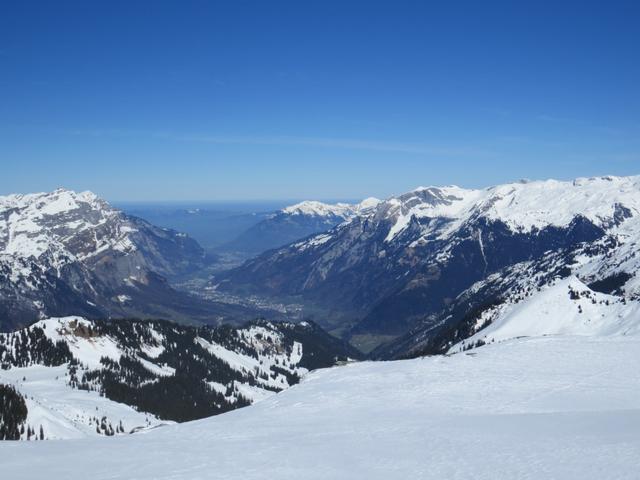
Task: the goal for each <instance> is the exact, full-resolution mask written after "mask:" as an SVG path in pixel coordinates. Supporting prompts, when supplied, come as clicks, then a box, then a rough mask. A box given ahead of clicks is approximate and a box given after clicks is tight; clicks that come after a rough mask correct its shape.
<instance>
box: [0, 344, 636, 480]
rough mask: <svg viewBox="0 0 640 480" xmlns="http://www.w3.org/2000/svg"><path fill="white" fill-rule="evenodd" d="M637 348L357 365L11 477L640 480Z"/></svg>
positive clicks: (504, 350) (58, 447) (558, 347)
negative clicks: (639, 478) (241, 405)
mask: <svg viewBox="0 0 640 480" xmlns="http://www.w3.org/2000/svg"><path fill="white" fill-rule="evenodd" d="M639 362H640V341H639V340H638V338H637V337H610V338H603V337H593V338H587V337H553V338H551V337H546V338H535V339H521V340H512V341H508V342H504V343H500V344H494V345H488V346H485V347H482V348H479V349H476V350H474V351H473V352H467V353H461V354H456V355H451V356H446V357H442V356H440V357H427V358H422V359H415V360H408V361H394V362H374V363H361V364H353V365H348V366H346V367H337V368H332V369H325V370H320V371H317V372H314V373H312V374H310V375H308V376H307V377H306V378H305V379H304V380H303V382H302V383H301V384H300V385H297V386H295V387H293V388H291V389H289V390H287V391H285V392H282V393H281V394H278V395H276V396H273V397H271V398H269V399H266V400H265V401H263V402H260V403H258V404H255V405H253V406H251V407H248V408H246V409H242V410H237V411H235V412H231V413H228V414H224V415H220V416H217V417H214V418H210V419H204V420H201V421H197V422H191V423H185V424H181V425H175V426H167V427H164V428H161V429H157V430H154V431H150V432H147V433H145V434H143V435H131V436H127V437H116V438H95V439H86V440H82V441H77V440H69V441H51V442H37V443H34V442H20V443H10V442H4V443H3V444H1V445H0V461H1V462H2V465H3V473H5V474H6V475H7V476H8V478H42V477H47V478H68V479H75V478H77V479H84V478H86V476H87V475H88V474H90V476H91V478H92V479H96V480H100V479H125V478H126V479H131V478H135V479H139V480H144V479H205V478H216V479H244V480H246V479H268V478H278V479H296V480H297V479H300V478H305V479H323V480H324V479H327V478H331V479H349V480H353V479H367V480H370V479H374V480H375V479H384V480H387V479H396V478H398V479H401V478H423V479H443V478H448V479H468V478H475V479H487V480H496V479H514V478H518V479H540V478H557V479H569V478H580V479H582V480H590V479H594V480H596V479H597V480H600V479H602V478H612V479H613V478H615V479H617V480H626V479H629V480H631V479H636V478H637V473H638V469H639V468H640V436H638V431H640V400H639V399H640V376H638V375H637V365H638V364H639Z"/></svg>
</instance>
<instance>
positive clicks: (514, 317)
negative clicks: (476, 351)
mask: <svg viewBox="0 0 640 480" xmlns="http://www.w3.org/2000/svg"><path fill="white" fill-rule="evenodd" d="M487 323H490V324H489V325H488V326H487V327H486V328H483V329H482V330H480V331H479V332H478V333H476V334H475V335H473V336H471V337H470V338H468V339H465V340H464V341H463V342H461V343H459V344H457V345H455V346H454V347H452V348H451V350H450V351H451V352H455V351H460V350H461V349H464V347H465V346H472V345H474V344H476V343H477V342H478V341H480V342H481V343H482V342H484V343H490V342H495V341H503V340H508V339H512V338H519V337H536V336H543V335H586V336H609V335H639V334H640V302H638V301H635V300H627V299H626V298H624V297H619V296H615V295H607V294H603V293H599V292H594V291H593V290H591V289H590V288H589V287H587V286H586V285H585V284H584V283H582V282H581V281H580V280H578V279H577V278H576V277H574V276H571V277H569V278H566V279H564V280H560V281H556V282H554V283H553V284H551V285H548V286H546V287H545V288H543V289H542V290H541V291H540V292H537V293H535V294H534V295H532V296H531V297H528V298H526V299H525V300H523V301H520V302H516V303H512V302H505V303H504V304H502V305H500V306H498V307H497V308H495V309H489V310H486V311H485V312H483V314H482V315H481V316H479V317H478V319H477V326H478V327H480V326H482V325H485V324H487Z"/></svg>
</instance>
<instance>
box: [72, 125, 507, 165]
mask: <svg viewBox="0 0 640 480" xmlns="http://www.w3.org/2000/svg"><path fill="white" fill-rule="evenodd" d="M67 133H70V134H73V135H87V136H94V137H105V136H108V137H138V136H140V137H149V138H157V139H163V140H171V141H179V142H189V143H210V144H219V145H265V146H282V147H298V146H304V147H310V148H328V149H348V150H369V151H376V152H392V153H403V154H414V155H424V156H440V157H482V158H487V157H492V156H494V155H495V152H493V151H490V150H486V149H482V148H473V147H448V146H431V145H425V144H420V143H403V142H387V141H377V140H363V139H353V138H328V137H306V136H295V135H277V136H245V135H208V134H180V133H170V132H136V131H125V130H117V129H113V130H111V129H104V130H103V129H98V130H82V129H76V130H71V131H68V132H67Z"/></svg>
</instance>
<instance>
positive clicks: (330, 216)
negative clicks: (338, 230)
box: [225, 198, 380, 254]
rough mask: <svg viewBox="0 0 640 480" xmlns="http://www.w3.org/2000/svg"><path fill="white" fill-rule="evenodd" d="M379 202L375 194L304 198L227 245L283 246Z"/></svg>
mask: <svg viewBox="0 0 640 480" xmlns="http://www.w3.org/2000/svg"><path fill="white" fill-rule="evenodd" d="M379 202H380V200H378V199H375V198H367V199H366V200H363V201H362V202H360V203H357V204H348V203H336V204H328V203H322V202H318V201H304V202H300V203H297V204H295V205H291V206H289V207H286V208H283V209H282V210H279V211H277V212H275V213H273V214H271V215H269V216H267V217H266V218H265V219H263V220H262V221H260V222H259V223H257V224H256V225H253V226H252V227H250V228H249V229H247V230H246V231H245V232H243V233H242V234H240V235H239V236H238V237H237V238H235V239H234V240H232V241H231V242H229V243H228V244H227V245H226V246H225V249H228V250H233V251H239V252H245V253H249V254H256V253H261V252H264V251H266V250H271V249H274V248H278V247H282V246H284V245H287V244H289V243H292V242H295V241H297V240H300V239H302V238H305V237H308V236H310V235H313V234H315V233H320V232H324V231H326V230H329V229H330V228H332V227H335V226H336V225H338V224H340V223H342V222H345V221H349V220H351V219H352V218H354V217H355V216H357V215H359V214H361V213H363V212H365V211H368V210H370V209H372V208H375V206H376V205H377V204H378V203H379Z"/></svg>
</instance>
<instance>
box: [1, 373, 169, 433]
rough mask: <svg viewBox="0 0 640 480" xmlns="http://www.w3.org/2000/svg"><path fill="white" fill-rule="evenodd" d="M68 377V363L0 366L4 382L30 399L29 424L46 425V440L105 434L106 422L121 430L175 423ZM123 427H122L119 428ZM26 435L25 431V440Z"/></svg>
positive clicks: (37, 426)
mask: <svg viewBox="0 0 640 480" xmlns="http://www.w3.org/2000/svg"><path fill="white" fill-rule="evenodd" d="M68 381H69V372H68V370H67V366H66V365H62V366H58V367H45V366H43V365H33V366H30V367H22V368H12V369H10V370H0V384H8V385H13V386H14V387H15V388H16V389H17V390H18V391H19V392H20V393H21V394H22V395H23V396H24V397H25V399H26V404H27V409H28V414H27V421H26V425H25V428H26V427H27V426H30V427H32V428H33V430H34V431H35V432H37V433H38V432H39V431H40V427H42V431H43V433H44V438H45V439H46V440H51V439H68V438H85V437H87V436H94V435H102V434H104V432H101V433H98V431H97V428H98V427H99V426H100V425H101V424H102V423H104V424H105V426H107V427H109V426H111V428H113V429H114V431H116V433H117V434H120V433H130V432H131V431H134V430H140V429H145V428H150V427H155V426H159V425H166V424H168V423H173V422H169V421H163V420H160V419H159V418H157V417H156V416H155V415H152V414H150V413H145V412H139V411H137V410H135V409H134V408H133V407H130V406H129V405H126V404H124V403H119V402H114V401H112V400H109V399H108V398H105V397H103V396H101V395H100V393H98V392H95V391H87V390H79V389H75V388H71V387H70V386H69V384H68ZM119 427H122V431H118V429H119ZM26 439H27V436H26V434H23V435H22V440H26Z"/></svg>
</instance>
